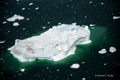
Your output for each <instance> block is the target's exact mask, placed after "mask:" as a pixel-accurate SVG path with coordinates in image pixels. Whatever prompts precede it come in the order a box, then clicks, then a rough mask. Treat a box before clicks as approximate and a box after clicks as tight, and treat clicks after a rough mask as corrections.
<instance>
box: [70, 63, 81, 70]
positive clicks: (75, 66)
mask: <svg viewBox="0 0 120 80" xmlns="http://www.w3.org/2000/svg"><path fill="white" fill-rule="evenodd" d="M79 67H80V65H79V64H78V63H75V64H73V65H71V66H70V68H74V69H78V68H79Z"/></svg>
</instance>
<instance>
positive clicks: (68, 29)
mask: <svg viewBox="0 0 120 80" xmlns="http://www.w3.org/2000/svg"><path fill="white" fill-rule="evenodd" d="M89 38H90V31H89V29H88V27H87V26H86V27H84V26H82V27H81V26H77V25H76V24H70V25H68V24H61V25H58V26H53V27H52V28H50V29H49V30H48V31H46V32H44V33H42V34H41V35H39V36H33V37H30V38H26V39H23V40H19V39H16V41H15V45H14V46H12V47H11V48H9V49H8V50H10V53H11V54H13V56H14V57H16V58H17V59H18V60H19V61H21V62H26V61H33V60H35V59H47V60H53V61H59V60H62V59H64V58H66V57H67V56H69V55H72V54H74V53H75V49H76V45H78V44H87V43H90V42H91V40H89Z"/></svg>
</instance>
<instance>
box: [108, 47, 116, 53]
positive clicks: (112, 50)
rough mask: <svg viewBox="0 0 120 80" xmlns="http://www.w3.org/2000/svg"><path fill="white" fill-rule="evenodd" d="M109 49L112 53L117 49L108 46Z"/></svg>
mask: <svg viewBox="0 0 120 80" xmlns="http://www.w3.org/2000/svg"><path fill="white" fill-rule="evenodd" d="M109 51H110V52H111V53H114V52H116V51H117V50H116V48H115V47H110V48H109Z"/></svg>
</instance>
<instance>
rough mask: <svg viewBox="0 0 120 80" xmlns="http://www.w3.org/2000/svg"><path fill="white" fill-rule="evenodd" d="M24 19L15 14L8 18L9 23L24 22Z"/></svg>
mask: <svg viewBox="0 0 120 80" xmlns="http://www.w3.org/2000/svg"><path fill="white" fill-rule="evenodd" d="M23 19H24V17H23V16H20V15H17V14H15V15H14V16H13V17H10V18H8V19H7V21H11V22H14V21H16V20H23Z"/></svg>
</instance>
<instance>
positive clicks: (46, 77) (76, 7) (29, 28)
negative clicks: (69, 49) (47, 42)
mask: <svg viewBox="0 0 120 80" xmlns="http://www.w3.org/2000/svg"><path fill="white" fill-rule="evenodd" d="M0 2H1V3H0V41H5V42H4V43H0V79H1V80H119V79H117V78H119V76H120V75H119V71H120V68H119V67H120V63H119V59H120V49H119V48H120V39H119V38H120V28H119V27H120V19H113V17H114V16H120V7H119V5H120V2H119V1H117V0H2V1H0ZM30 3H33V5H30ZM23 8H25V9H24V10H22V9H23ZM37 8H38V9H37ZM14 14H17V15H21V16H24V17H25V19H24V20H19V21H18V20H16V21H15V22H18V23H19V26H13V23H14V22H8V21H7V19H8V18H10V17H12V16H14ZM4 22H5V23H4ZM59 23H61V24H72V23H76V24H77V25H88V26H89V29H90V31H91V36H90V39H91V40H92V43H89V44H86V45H77V46H76V47H77V49H76V51H75V54H74V55H70V56H69V57H67V58H65V59H63V60H61V61H58V62H54V61H48V60H38V59H36V60H35V61H33V62H24V63H21V62H19V61H18V60H17V59H16V58H14V57H13V56H12V55H11V54H10V52H9V51H7V49H8V48H9V47H11V46H12V45H14V42H15V39H25V38H28V37H31V36H34V35H39V34H40V33H42V32H44V31H46V30H48V29H49V28H51V27H52V26H55V25H58V24H59ZM90 24H95V26H90ZM43 27H46V28H45V29H44V28H43ZM112 46H113V47H115V48H116V49H117V51H116V52H114V53H111V52H109V48H110V47H112ZM103 48H105V49H106V50H107V53H105V54H100V53H98V51H100V50H101V49H103ZM74 63H78V64H79V65H80V67H79V68H78V69H72V68H70V66H71V65H72V64H74ZM22 69H24V71H22Z"/></svg>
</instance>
